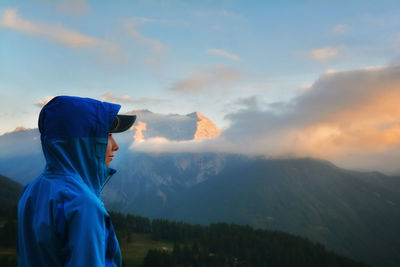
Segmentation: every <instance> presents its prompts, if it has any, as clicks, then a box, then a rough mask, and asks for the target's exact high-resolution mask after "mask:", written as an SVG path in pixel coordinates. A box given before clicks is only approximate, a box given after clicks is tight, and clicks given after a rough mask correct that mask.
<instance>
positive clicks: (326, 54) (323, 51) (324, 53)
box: [310, 47, 339, 62]
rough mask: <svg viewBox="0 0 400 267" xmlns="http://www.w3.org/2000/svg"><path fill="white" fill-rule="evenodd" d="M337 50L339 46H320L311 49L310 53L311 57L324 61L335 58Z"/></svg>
mask: <svg viewBox="0 0 400 267" xmlns="http://www.w3.org/2000/svg"><path fill="white" fill-rule="evenodd" d="M338 52H339V48H337V47H322V48H318V49H314V50H311V51H310V54H311V56H312V58H313V59H315V60H317V61H320V62H326V61H329V60H331V59H333V58H335V57H336V56H337V55H338Z"/></svg>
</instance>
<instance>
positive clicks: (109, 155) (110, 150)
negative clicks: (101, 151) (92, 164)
mask: <svg viewBox="0 0 400 267" xmlns="http://www.w3.org/2000/svg"><path fill="white" fill-rule="evenodd" d="M118 149H119V146H118V145H117V142H115V140H114V137H113V136H112V134H109V135H108V144H107V151H106V165H107V167H110V163H111V161H112V160H113V158H114V152H115V151H117V150H118Z"/></svg>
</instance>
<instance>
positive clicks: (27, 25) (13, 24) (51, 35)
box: [0, 8, 120, 59]
mask: <svg viewBox="0 0 400 267" xmlns="http://www.w3.org/2000/svg"><path fill="white" fill-rule="evenodd" d="M0 28H7V29H12V30H15V31H19V32H22V33H25V34H29V35H32V36H40V37H44V38H47V39H49V40H51V41H53V42H56V43H58V44H60V45H62V46H64V47H67V48H72V49H82V48H100V49H102V50H103V51H104V52H106V53H107V55H108V56H111V57H113V58H115V59H117V58H118V57H119V55H118V54H119V50H120V49H119V47H118V46H117V45H116V44H114V43H111V42H109V41H106V40H102V39H99V38H95V37H90V36H86V35H84V34H81V33H79V32H78V31H75V30H72V29H68V28H65V27H62V26H60V25H54V24H53V25H49V24H44V23H37V22H33V21H30V20H26V19H23V18H21V17H20V16H19V14H18V11H17V10H16V9H10V8H9V9H5V10H4V12H3V14H2V16H1V17H0Z"/></svg>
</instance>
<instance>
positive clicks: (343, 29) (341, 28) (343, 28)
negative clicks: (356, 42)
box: [332, 24, 350, 35]
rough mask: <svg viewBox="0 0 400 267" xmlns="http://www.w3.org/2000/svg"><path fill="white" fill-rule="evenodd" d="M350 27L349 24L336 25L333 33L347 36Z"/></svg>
mask: <svg viewBox="0 0 400 267" xmlns="http://www.w3.org/2000/svg"><path fill="white" fill-rule="evenodd" d="M349 30H350V26H349V25H347V24H338V25H335V26H334V27H333V29H332V32H333V33H334V34H337V35H345V34H347V33H348V32H349Z"/></svg>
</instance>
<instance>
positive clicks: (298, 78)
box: [0, 0, 400, 134]
mask: <svg viewBox="0 0 400 267" xmlns="http://www.w3.org/2000/svg"><path fill="white" fill-rule="evenodd" d="M398 14H400V4H399V3H398V1H279V2H278V1H85V0H73V1H50V0H32V1H4V0H3V1H1V3H0V81H1V83H0V125H1V126H0V134H3V133H5V132H9V131H12V130H14V129H15V128H16V127H18V126H24V127H27V128H33V127H36V123H37V115H38V112H39V110H40V106H41V105H43V103H45V101H46V99H49V97H51V96H55V95H60V94H66V95H77V96H85V97H92V98H96V99H103V100H107V101H111V102H117V103H120V104H122V105H123V111H130V110H135V109H144V108H147V109H149V110H151V111H153V112H159V113H179V114H186V113H191V112H194V111H198V112H200V113H202V114H204V115H205V116H207V117H208V118H210V119H211V120H212V121H214V122H215V123H216V124H217V125H218V126H219V127H220V128H222V129H229V127H231V126H232V125H238V122H237V121H235V120H233V119H232V117H233V115H235V114H239V113H240V112H241V111H242V110H243V109H246V111H249V110H250V109H251V108H252V107H250V106H249V105H251V104H254V105H261V106H262V108H261V109H262V110H264V111H265V110H266V109H268V107H269V106H272V105H271V104H273V103H275V104H276V103H290V101H292V100H293V99H297V98H298V97H300V96H301V95H303V94H305V93H307V92H308V91H309V90H310V88H311V89H313V88H314V89H315V87H316V86H315V84H316V82H317V81H319V80H321V77H325V76H324V75H325V74H327V73H341V72H351V71H356V70H366V69H367V70H374V68H375V69H376V68H382V67H387V66H390V65H391V64H393V62H398V61H399V60H398V56H399V51H400V30H399V29H400V19H399V18H398ZM323 84H324V83H323ZM325 84H326V83H325ZM378 89H379V88H378ZM378 89H377V90H378ZM314 91H315V90H314ZM249 103H250V104H249ZM253 108H254V107H253ZM335 112H337V111H335ZM248 119H249V120H250V119H251V118H248ZM299 119H302V118H299ZM303 119H304V118H303ZM249 129H253V128H252V127H249ZM254 130H256V129H254ZM227 132H228V133H229V132H231V133H232V132H235V131H233V129H229V131H227Z"/></svg>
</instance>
